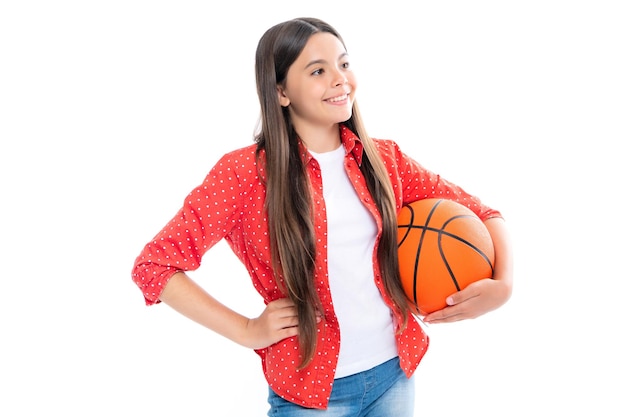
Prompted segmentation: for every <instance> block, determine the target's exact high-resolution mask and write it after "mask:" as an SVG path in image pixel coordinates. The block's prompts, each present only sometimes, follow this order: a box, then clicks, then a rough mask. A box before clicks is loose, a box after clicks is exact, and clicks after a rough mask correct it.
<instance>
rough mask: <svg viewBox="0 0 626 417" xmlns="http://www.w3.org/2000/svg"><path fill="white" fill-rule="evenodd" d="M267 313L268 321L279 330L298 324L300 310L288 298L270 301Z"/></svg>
mask: <svg viewBox="0 0 626 417" xmlns="http://www.w3.org/2000/svg"><path fill="white" fill-rule="evenodd" d="M266 313H267V317H268V322H269V323H272V324H273V326H272V327H274V328H275V329H277V330H279V329H286V328H291V327H296V326H298V312H297V311H296V307H295V305H294V303H293V302H292V301H291V300H289V299H287V298H280V299H278V300H275V301H272V302H270V303H268V304H267V307H266Z"/></svg>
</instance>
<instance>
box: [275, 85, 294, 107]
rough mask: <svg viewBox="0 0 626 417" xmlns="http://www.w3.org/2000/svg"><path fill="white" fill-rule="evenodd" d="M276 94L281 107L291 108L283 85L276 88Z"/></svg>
mask: <svg viewBox="0 0 626 417" xmlns="http://www.w3.org/2000/svg"><path fill="white" fill-rule="evenodd" d="M276 93H277V94H278V102H279V103H280V105H281V106H283V107H289V104H290V103H291V100H289V97H287V95H286V94H285V89H284V88H283V86H282V85H280V84H279V85H277V86H276Z"/></svg>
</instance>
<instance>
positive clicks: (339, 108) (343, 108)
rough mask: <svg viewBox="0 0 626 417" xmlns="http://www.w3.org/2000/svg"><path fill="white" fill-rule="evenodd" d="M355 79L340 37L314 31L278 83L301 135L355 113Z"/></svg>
mask: <svg viewBox="0 0 626 417" xmlns="http://www.w3.org/2000/svg"><path fill="white" fill-rule="evenodd" d="M356 87H357V83H356V79H355V76H354V74H353V73H352V70H351V69H350V64H349V60H348V54H347V52H346V49H345V48H344V46H343V44H342V43H341V41H340V40H339V39H337V37H335V36H334V35H332V34H330V33H327V32H320V33H316V34H314V35H312V36H311V37H310V38H309V40H308V41H307V43H306V45H305V47H304V49H303V50H302V52H301V53H300V55H299V56H298V58H297V59H296V60H295V61H294V62H293V64H292V65H291V67H290V68H289V70H288V72H287V77H286V79H285V82H284V83H282V85H279V86H278V99H279V101H280V104H281V106H283V107H288V109H289V113H290V116H291V120H292V123H293V125H294V128H295V129H296V131H297V132H298V134H299V135H300V136H301V137H303V138H304V137H307V136H308V135H310V134H314V132H319V131H320V130H322V131H328V129H330V128H335V127H336V125H337V124H338V123H341V122H345V121H346V120H348V119H349V118H350V117H351V116H352V104H353V102H354V94H355V92H356Z"/></svg>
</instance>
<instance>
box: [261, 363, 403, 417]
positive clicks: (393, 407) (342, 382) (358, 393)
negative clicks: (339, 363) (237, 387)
mask: <svg viewBox="0 0 626 417" xmlns="http://www.w3.org/2000/svg"><path fill="white" fill-rule="evenodd" d="M414 401H415V385H414V381H413V378H407V377H406V375H405V374H404V372H403V371H402V369H400V365H399V360H398V358H394V359H391V360H389V361H387V362H385V363H383V364H380V365H378V366H376V367H375V368H372V369H370V370H367V371H364V372H360V373H358V374H355V375H350V376H347V377H344V378H339V379H336V380H335V382H334V384H333V391H332V393H331V394H330V403H329V404H328V409H327V410H318V409H313V408H305V407H302V406H299V405H297V404H294V403H291V402H289V401H286V400H284V399H282V398H281V397H279V396H278V395H276V394H275V393H274V391H272V390H271V389H270V390H269V397H268V402H269V404H270V410H269V412H268V413H267V415H268V416H269V417H308V416H324V417H413V411H414Z"/></svg>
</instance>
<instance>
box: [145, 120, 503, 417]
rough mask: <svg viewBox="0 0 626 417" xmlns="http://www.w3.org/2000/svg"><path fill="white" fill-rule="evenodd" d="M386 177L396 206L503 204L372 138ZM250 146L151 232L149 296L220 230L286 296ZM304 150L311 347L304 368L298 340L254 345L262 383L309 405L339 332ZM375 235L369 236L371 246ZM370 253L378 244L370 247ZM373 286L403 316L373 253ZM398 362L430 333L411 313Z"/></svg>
mask: <svg viewBox="0 0 626 417" xmlns="http://www.w3.org/2000/svg"><path fill="white" fill-rule="evenodd" d="M341 138H342V142H343V145H344V148H345V149H346V157H345V167H346V170H347V172H348V176H349V178H350V181H351V182H352V184H353V185H354V187H355V189H356V191H357V194H358V195H359V198H360V199H361V202H362V203H363V204H364V205H365V207H367V209H368V210H369V211H370V212H371V213H372V216H373V217H374V218H375V220H376V224H377V226H378V236H377V238H380V233H381V225H382V222H381V218H380V214H379V212H378V210H377V208H376V205H375V203H374V200H373V199H372V196H371V195H370V193H369V192H368V190H367V186H366V183H365V179H364V178H363V176H362V174H361V172H360V170H359V165H360V163H361V157H362V153H363V148H362V144H361V142H360V141H359V139H358V138H357V137H356V135H354V134H353V133H352V132H351V131H350V130H349V129H347V128H346V127H343V126H342V131H341ZM375 143H376V146H377V148H378V150H379V152H380V155H381V156H382V158H383V161H384V163H385V165H386V168H387V170H388V171H389V177H390V180H391V183H392V185H393V190H394V193H395V197H396V207H397V209H398V210H400V209H401V208H402V206H404V205H405V204H408V203H410V202H413V201H415V200H419V199H424V198H430V197H443V198H448V199H452V200H455V201H457V202H460V203H462V204H464V205H466V206H467V207H469V208H470V209H472V210H473V211H474V212H475V213H476V214H477V215H478V216H479V217H480V218H481V219H483V220H485V219H487V218H489V217H498V216H500V213H499V212H498V211H495V210H493V209H491V208H489V207H487V206H485V205H483V204H482V203H481V202H480V200H479V199H478V198H476V197H474V196H472V195H469V194H468V193H466V192H465V191H463V189H461V188H460V187H458V186H456V185H454V184H452V183H450V182H448V181H446V180H444V179H443V178H441V177H439V176H438V175H436V174H434V173H432V172H430V171H428V170H426V169H425V168H424V167H422V166H421V165H420V164H418V163H417V162H415V161H414V160H413V159H411V158H409V157H408V156H406V155H405V154H403V153H402V152H401V151H400V149H399V147H398V145H397V144H396V143H395V142H393V141H390V140H375ZM255 150H256V145H250V146H247V147H244V148H241V149H238V150H235V151H232V152H230V153H228V154H226V155H224V156H223V157H222V158H221V159H220V160H219V161H218V162H217V164H216V165H215V166H213V168H212V169H211V170H210V171H209V173H208V174H207V176H206V178H205V179H204V181H203V183H202V184H201V185H199V186H198V187H196V188H195V189H194V190H192V191H191V193H189V195H188V196H187V197H186V199H185V202H184V205H183V207H182V208H181V209H180V210H179V212H178V213H177V214H176V215H175V216H174V218H172V219H171V220H170V221H169V223H168V224H167V225H166V226H165V227H164V228H163V229H162V230H161V231H160V232H159V233H158V234H157V235H156V236H155V238H154V239H153V240H152V241H150V242H149V243H148V244H147V245H146V246H145V247H144V248H143V250H142V252H141V253H140V254H139V256H138V257H137V259H136V261H135V264H134V266H133V270H132V278H133V280H134V282H135V283H136V284H137V285H138V286H139V288H140V289H141V291H142V293H143V296H144V298H145V302H146V304H148V305H152V304H156V303H158V302H159V295H160V294H161V291H162V290H163V288H164V286H165V284H166V283H167V281H168V279H169V278H170V277H171V276H172V275H173V274H174V273H175V272H178V271H191V270H195V269H197V268H198V267H200V263H201V260H202V256H203V255H204V253H205V252H207V251H208V250H209V249H210V248H211V247H212V246H214V245H215V244H216V243H217V242H218V241H220V240H221V239H225V240H226V241H227V242H228V244H229V245H230V247H231V248H232V250H233V252H234V253H235V254H236V256H237V257H238V258H239V259H240V260H241V262H242V263H243V265H244V266H245V267H246V269H247V271H248V273H249V274H250V278H251V280H252V284H253V285H254V287H255V289H256V290H257V291H258V293H259V294H260V295H261V296H262V297H263V299H264V300H265V301H266V302H269V301H272V300H275V299H278V298H281V297H283V295H282V293H281V292H280V290H279V289H278V286H277V284H276V281H275V277H274V273H273V271H272V267H271V260H270V253H269V247H270V244H269V238H268V229H267V218H266V215H265V211H264V203H265V186H264V185H263V183H262V182H261V181H260V179H259V172H258V167H257V164H256V161H255ZM302 157H303V158H304V161H305V164H306V170H307V173H308V175H309V178H310V182H311V186H312V198H313V202H314V204H315V210H314V213H315V214H314V216H315V219H314V225H315V229H316V231H317V254H316V265H317V270H316V276H315V279H316V285H317V289H318V293H319V297H320V299H321V302H322V305H323V307H324V309H325V311H324V317H325V320H323V321H322V322H320V323H319V325H318V340H317V350H316V354H315V356H314V359H313V360H312V362H311V363H310V364H309V365H308V366H307V367H306V368H304V369H301V370H299V369H297V366H298V363H299V356H298V341H297V339H296V338H295V337H294V338H288V339H285V340H282V341H280V342H278V343H276V344H274V345H272V346H269V347H267V348H264V349H259V350H257V353H258V354H259V356H260V358H261V363H262V368H263V372H264V375H265V378H266V380H267V382H268V384H269V386H270V387H271V388H272V389H273V390H274V391H275V392H276V393H277V394H278V395H280V396H281V397H283V398H285V399H286V400H288V401H291V402H294V403H297V404H300V405H302V406H305V407H310V408H320V409H323V408H326V406H327V404H328V400H329V397H330V393H331V389H332V385H333V380H334V372H335V367H336V365H337V358H338V353H339V352H338V351H339V341H340V338H341V335H340V332H339V326H338V322H337V318H336V316H335V314H334V312H333V306H332V302H331V296H330V287H329V281H328V269H327V263H326V214H325V207H324V199H323V193H322V178H321V171H320V168H319V165H318V164H317V161H316V160H315V159H314V158H313V157H312V156H311V154H309V153H308V152H307V151H306V149H304V148H303V152H302ZM377 244H378V243H376V245H377ZM374 253H376V248H375V250H374ZM372 262H373V266H374V277H375V281H376V285H377V287H378V288H379V290H380V291H381V293H382V295H383V298H384V301H385V302H386V303H387V304H388V305H389V306H390V308H391V310H392V312H393V314H394V318H395V322H396V323H399V322H400V315H399V313H398V312H397V311H395V309H394V308H393V305H392V302H391V300H390V298H389V296H388V295H387V293H386V291H385V289H384V286H383V284H382V280H381V275H380V269H379V266H378V263H377V260H376V256H374V259H372ZM396 342H397V346H398V355H399V358H400V365H401V367H402V369H403V370H404V372H405V373H406V375H407V376H411V375H412V374H413V372H414V371H415V369H416V368H417V365H418V364H419V362H420V361H421V359H422V357H423V355H424V354H425V353H426V349H427V347H428V336H427V335H426V334H425V333H424V331H423V330H422V328H421V327H420V325H419V323H418V321H417V320H416V319H415V317H413V316H412V315H411V316H410V317H409V323H408V327H407V328H406V329H405V330H404V331H403V332H402V333H400V334H398V335H397V336H396Z"/></svg>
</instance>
